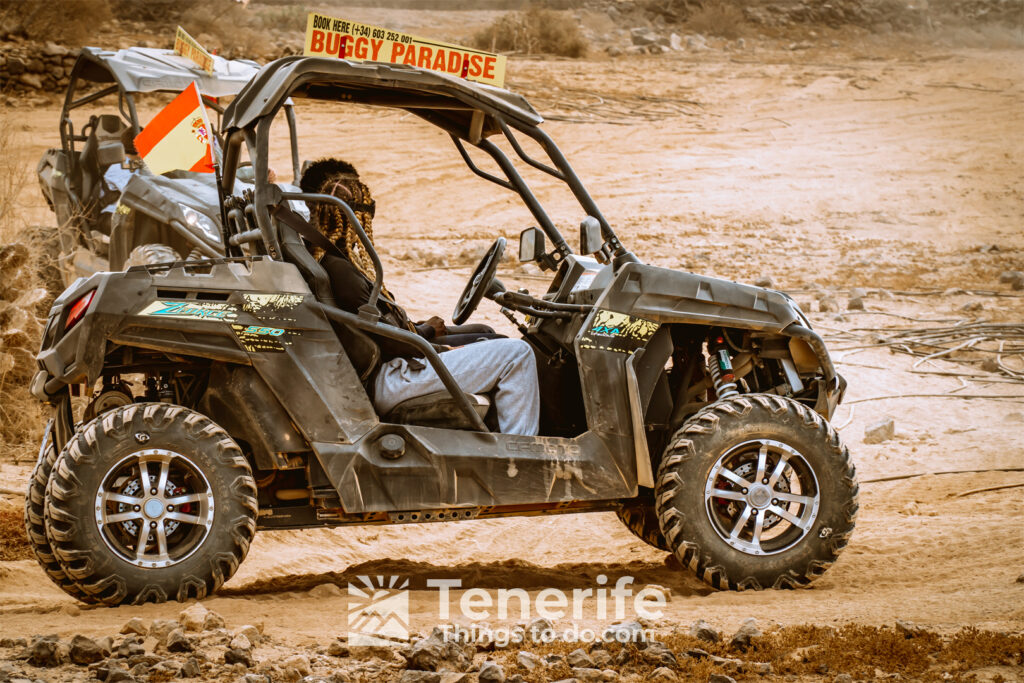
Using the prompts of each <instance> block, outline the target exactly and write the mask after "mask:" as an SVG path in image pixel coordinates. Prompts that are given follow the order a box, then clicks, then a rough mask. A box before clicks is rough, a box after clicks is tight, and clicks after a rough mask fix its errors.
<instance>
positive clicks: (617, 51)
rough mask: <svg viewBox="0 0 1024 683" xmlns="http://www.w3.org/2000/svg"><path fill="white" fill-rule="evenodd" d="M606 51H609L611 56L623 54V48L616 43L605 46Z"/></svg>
mask: <svg viewBox="0 0 1024 683" xmlns="http://www.w3.org/2000/svg"><path fill="white" fill-rule="evenodd" d="M604 51H605V52H606V53H608V56H609V57H620V56H622V49H621V48H619V47H618V46H615V45H609V46H608V47H606V48H605V50H604Z"/></svg>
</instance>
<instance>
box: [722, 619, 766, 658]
mask: <svg viewBox="0 0 1024 683" xmlns="http://www.w3.org/2000/svg"><path fill="white" fill-rule="evenodd" d="M761 635H762V634H761V629H759V628H758V627H757V619H753V618H750V619H747V620H745V621H744V622H743V624H742V625H741V626H740V627H739V629H738V630H737V631H736V633H734V634H733V636H732V638H730V639H729V647H731V648H732V649H733V650H739V651H741V652H746V651H747V648H748V647H750V640H751V639H752V638H760V637H761Z"/></svg>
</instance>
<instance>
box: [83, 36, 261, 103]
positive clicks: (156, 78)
mask: <svg viewBox="0 0 1024 683" xmlns="http://www.w3.org/2000/svg"><path fill="white" fill-rule="evenodd" d="M78 60H79V64H78V67H79V68H78V71H79V77H80V78H83V79H85V80H87V81H92V82H94V83H118V84H119V85H120V86H121V87H122V88H124V90H125V91H126V92H132V93H135V92H158V91H168V92H180V91H181V90H184V89H185V88H186V87H188V85H189V84H190V83H192V82H193V81H195V82H196V84H197V85H198V86H199V91H200V92H201V93H202V94H204V95H208V96H210V97H226V96H229V95H235V94H237V93H238V91H240V90H241V89H242V88H243V87H245V84H246V83H248V82H249V80H250V79H251V78H252V77H253V75H255V74H256V72H257V71H259V68H260V65H259V64H257V63H256V62H254V61H251V60H248V59H224V58H223V57H218V56H217V55H214V57H213V74H208V73H206V72H205V71H203V70H202V69H201V68H200V67H199V66H198V65H197V64H196V63H195V62H193V61H192V60H191V59H188V58H187V57H182V56H181V55H178V54H175V52H174V50H167V49H160V48H150V47H129V48H124V49H122V50H114V51H112V50H103V49H101V48H98V47H83V48H82V51H81V53H79V56H78Z"/></svg>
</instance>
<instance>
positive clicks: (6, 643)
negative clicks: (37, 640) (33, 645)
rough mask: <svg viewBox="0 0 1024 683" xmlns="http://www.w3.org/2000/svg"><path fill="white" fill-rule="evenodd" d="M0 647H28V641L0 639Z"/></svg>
mask: <svg viewBox="0 0 1024 683" xmlns="http://www.w3.org/2000/svg"><path fill="white" fill-rule="evenodd" d="M0 647H7V648H14V647H28V641H27V640H25V639H24V638H0Z"/></svg>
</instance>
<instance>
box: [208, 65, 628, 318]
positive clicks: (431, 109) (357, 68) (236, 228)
mask: <svg viewBox="0 0 1024 683" xmlns="http://www.w3.org/2000/svg"><path fill="white" fill-rule="evenodd" d="M291 97H299V98H301V97H305V98H310V99H317V100H326V101H339V102H352V103H358V104H367V105H375V106H382V107H393V108H397V109H403V110H405V111H407V112H410V113H412V114H415V115H416V116H418V117H420V118H421V119H423V120H425V121H427V122H428V123H431V124H433V125H435V126H437V127H439V128H441V129H442V130H444V131H445V132H447V133H448V135H449V136H450V137H451V139H452V142H453V143H454V144H455V147H456V149H457V150H458V152H459V154H460V155H461V156H462V158H463V160H464V161H465V162H466V164H467V165H468V166H469V168H470V170H472V171H473V173H475V174H476V175H478V176H480V177H481V178H484V179H485V180H488V181H490V182H492V183H494V184H496V185H498V186H500V187H503V188H505V189H507V190H511V191H512V192H515V193H516V194H518V195H519V196H520V198H521V199H522V200H523V202H524V203H525V204H526V206H527V208H528V209H529V211H530V213H531V214H532V215H533V217H534V218H535V219H536V221H537V223H538V224H539V225H540V227H541V229H542V230H543V231H544V233H545V234H546V235H547V236H548V238H549V239H550V240H551V242H552V243H553V244H554V250H553V251H552V252H551V254H550V257H551V262H552V263H553V264H556V265H557V263H558V262H560V261H561V260H562V259H564V258H565V257H566V256H568V255H569V254H572V253H573V252H572V249H571V248H570V247H569V245H568V244H567V243H566V241H565V239H564V238H563V237H562V235H561V233H560V232H559V231H558V228H557V227H556V226H555V224H554V222H553V221H552V220H551V218H550V217H549V216H548V214H547V212H546V211H545V210H544V208H543V207H542V206H541V204H540V202H539V201H538V199H537V197H536V195H535V194H534V193H533V191H532V190H531V189H530V187H529V185H528V184H527V183H526V181H525V180H524V179H523V177H522V176H521V175H520V173H519V172H518V171H517V170H516V167H515V164H514V163H513V161H512V160H511V159H510V158H509V156H508V155H507V154H506V153H505V152H504V151H503V150H502V149H501V148H500V147H498V146H497V145H496V144H495V143H493V142H492V141H491V140H489V139H488V137H490V136H492V135H502V136H503V137H504V138H505V139H506V140H507V141H508V143H509V145H510V146H511V147H512V149H513V150H514V151H515V153H516V155H517V156H518V157H519V158H520V159H521V160H522V161H523V162H525V163H526V164H528V165H529V166H532V167H533V168H535V169H538V170H540V171H542V172H544V173H546V174H547V175H549V176H551V177H553V178H556V179H557V180H560V181H562V182H563V183H565V184H566V185H567V186H568V188H569V190H570V191H571V192H572V194H573V196H574V197H575V198H576V200H577V201H578V202H579V204H580V206H581V207H582V208H583V210H584V212H585V213H586V215H589V216H593V217H594V218H596V219H597V221H598V222H599V224H600V227H601V234H602V236H603V238H604V247H603V248H602V251H601V254H599V258H602V260H608V259H609V258H612V257H613V258H615V259H616V260H622V261H633V260H635V257H634V256H633V255H632V254H631V253H629V252H628V251H626V249H625V248H624V247H623V246H622V243H621V242H620V241H619V239H618V237H617V236H616V234H615V231H614V230H613V229H612V227H611V225H609V223H608V221H607V220H606V219H605V217H604V215H603V214H602V213H601V210H600V209H599V208H598V207H597V204H596V203H595V202H594V200H593V199H592V198H591V196H590V194H589V193H588V192H587V190H586V188H585V187H584V186H583V183H582V181H581V180H580V179H579V176H577V175H576V172H575V171H574V170H573V169H572V166H570V164H569V162H568V160H567V159H566V158H565V156H564V155H563V154H562V152H561V150H559V149H558V147H557V145H555V143H554V141H553V140H552V139H551V138H550V137H549V136H548V135H547V133H545V132H544V131H543V130H541V128H540V127H539V124H540V123H542V122H543V119H542V118H541V116H540V115H539V114H538V113H537V112H536V110H534V108H533V107H532V106H530V104H529V102H527V101H526V99H525V98H523V97H522V96H521V95H518V94H515V93H512V92H509V91H507V90H503V89H500V88H495V87H492V86H488V85H483V84H478V83H472V82H470V81H466V80H463V79H460V78H456V77H453V76H450V75H448V74H443V73H438V72H434V71H429V70H426V69H421V68H418V67H412V66H404V65H398V64H389V63H382V62H360V63H357V62H351V61H348V60H342V59H331V58H322V57H284V58H282V59H278V60H276V61H274V62H271V63H270V64H267V65H266V66H264V67H263V68H262V69H261V70H260V72H259V73H258V74H256V76H255V77H254V78H253V79H252V81H251V82H250V83H249V85H248V86H247V87H246V88H245V89H244V90H242V92H240V93H239V94H238V96H237V97H236V98H235V99H234V100H233V101H232V102H231V104H230V105H229V106H228V107H227V109H226V110H225V113H224V135H225V142H224V149H225V154H224V167H223V173H222V177H221V189H222V194H223V195H228V194H230V188H231V187H233V184H234V179H235V174H236V172H237V169H238V167H239V163H240V158H241V148H242V145H243V144H245V145H246V147H247V150H248V156H249V158H250V159H251V160H252V163H253V166H254V173H255V177H256V179H257V181H256V186H255V192H254V197H253V202H252V209H251V210H252V211H253V212H254V214H255V215H254V218H255V222H256V225H257V227H258V231H259V234H260V237H261V238H262V241H263V244H264V247H265V249H266V252H267V254H268V255H270V256H271V257H272V258H280V257H281V256H280V254H281V244H280V240H279V238H278V235H277V231H276V229H275V228H274V222H273V220H272V217H271V213H270V212H271V210H272V208H273V207H274V206H276V205H277V204H279V203H280V202H281V201H282V199H289V200H298V199H302V200H307V201H315V202H323V201H330V199H332V198H327V197H325V196H323V195H319V196H313V195H305V194H296V193H283V194H282V193H281V192H280V189H279V188H277V186H275V185H274V184H272V183H269V182H267V180H266V179H267V172H268V169H269V138H270V127H271V123H272V121H273V120H274V118H275V116H276V115H277V113H278V112H279V111H280V109H281V107H282V106H283V105H284V103H285V102H286V101H288V99H289V98H291ZM516 132H519V133H522V134H524V135H526V136H528V137H530V138H532V139H533V140H534V141H536V142H537V143H538V144H539V145H540V147H541V149H543V150H544V152H545V153H546V154H547V156H548V162H544V161H539V160H537V159H534V158H533V157H531V156H530V155H529V154H527V152H526V151H525V150H524V149H523V147H522V145H521V144H520V142H519V140H518V139H517V137H516V134H515V133H516ZM466 143H469V144H470V145H473V146H474V147H476V148H478V149H480V150H482V151H483V152H485V153H486V154H487V155H489V156H490V157H491V158H492V159H493V160H494V161H495V163H496V164H497V165H498V167H499V168H500V169H501V171H502V172H503V173H504V174H505V177H504V178H502V177H499V176H497V175H494V174H492V173H489V172H487V171H484V170H482V169H481V168H480V167H479V166H477V165H476V163H474V161H473V160H472V158H471V157H470V155H469V152H468V150H467V149H466ZM353 218H354V217H353ZM241 225H242V224H241V223H240V222H236V221H232V220H228V221H227V222H226V224H225V230H226V231H231V232H233V234H227V235H226V236H225V237H226V238H227V239H225V243H226V244H228V245H229V247H228V249H229V253H228V255H229V256H240V255H241V251H240V250H238V246H237V245H238V243H239V241H240V237H241V235H242V233H243V232H245V231H244V230H243V229H242V228H241V227H240V226H241ZM248 232H250V233H253V232H255V231H253V230H250V231H248ZM359 232H362V231H361V230H360V231H359ZM254 237H255V235H249V236H248V237H247V238H242V239H245V240H246V241H251V239H252V238H254ZM232 238H233V239H232ZM364 247H366V249H367V252H368V253H369V254H371V255H372V257H373V259H374V264H375V286H374V289H373V294H374V296H373V297H372V299H371V301H370V302H369V306H368V307H367V308H368V309H372V307H374V306H375V304H376V294H377V293H378V292H379V291H380V286H381V283H382V281H383V273H382V271H381V268H380V265H379V260H378V259H377V255H376V253H375V251H374V249H373V245H372V244H370V243H369V241H368V240H365V241H364Z"/></svg>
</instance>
